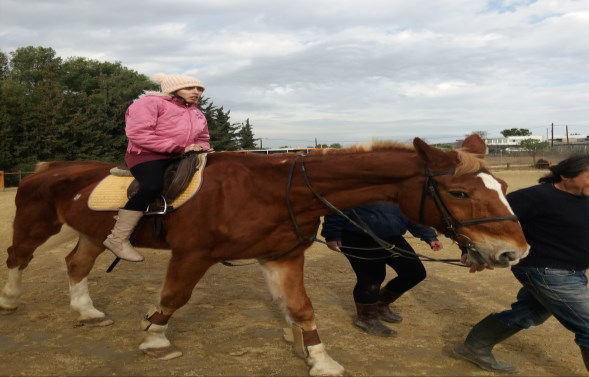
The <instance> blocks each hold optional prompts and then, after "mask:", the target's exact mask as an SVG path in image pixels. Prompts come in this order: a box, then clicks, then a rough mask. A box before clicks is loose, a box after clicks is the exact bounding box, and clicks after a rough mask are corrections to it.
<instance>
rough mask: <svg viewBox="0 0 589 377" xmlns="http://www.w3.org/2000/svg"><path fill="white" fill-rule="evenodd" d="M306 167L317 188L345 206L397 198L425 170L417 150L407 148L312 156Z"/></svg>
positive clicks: (333, 200)
mask: <svg viewBox="0 0 589 377" xmlns="http://www.w3.org/2000/svg"><path fill="white" fill-rule="evenodd" d="M305 166H306V171H307V174H308V177H309V180H310V182H311V184H312V185H313V187H315V189H316V190H317V191H318V192H320V193H321V194H322V195H324V196H325V197H326V198H327V199H328V200H329V201H331V202H332V203H333V204H334V205H335V206H337V207H341V208H349V207H354V206H357V205H360V204H363V203H367V202H371V201H378V200H388V201H397V198H398V193H399V191H400V190H401V188H402V187H403V186H404V185H406V183H407V181H408V180H409V179H410V178H414V177H417V176H420V175H422V173H423V164H422V162H421V161H420V159H419V158H418V156H417V155H416V153H415V152H410V151H407V150H401V151H394V150H393V151H383V152H365V153H351V154H325V155H323V156H310V158H308V161H305Z"/></svg>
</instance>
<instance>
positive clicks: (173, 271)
mask: <svg viewBox="0 0 589 377" xmlns="http://www.w3.org/2000/svg"><path fill="white" fill-rule="evenodd" d="M195 254H196V255H195ZM214 263H215V262H214V261H213V260H211V259H209V258H206V257H203V256H202V255H199V254H197V253H189V252H186V253H180V252H174V251H173V254H172V258H171V259H170V263H169V264H168V272H167V274H166V279H165V282H164V286H163V288H162V291H161V296H160V306H159V308H158V309H153V310H151V311H149V312H148V313H147V314H146V316H145V318H144V319H143V320H142V321H141V329H142V330H143V331H145V332H146V335H145V339H144V340H143V343H141V345H139V349H140V350H141V351H143V352H144V353H145V354H147V355H149V356H152V357H154V358H157V359H160V360H169V359H173V358H176V357H180V356H182V351H180V350H179V349H177V348H176V347H175V346H174V345H173V344H172V343H171V342H170V341H169V340H168V338H167V337H166V329H167V328H168V321H169V320H170V318H171V317H172V314H174V312H175V311H176V310H178V309H180V308H181V307H182V306H184V305H185V304H186V303H187V302H188V300H189V299H190V296H191V295H192V290H193V289H194V286H195V285H196V283H198V281H199V280H200V279H201V278H202V276H203V275H204V274H205V272H206V271H207V270H208V269H209V267H211V266H212V265H213V264H214Z"/></svg>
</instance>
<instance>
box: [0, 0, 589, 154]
mask: <svg viewBox="0 0 589 377" xmlns="http://www.w3.org/2000/svg"><path fill="white" fill-rule="evenodd" d="M0 9H1V12H0V23H1V25H2V27H1V28H0V40H1V41H2V44H1V45H2V50H3V51H5V52H8V51H11V50H14V49H15V48H18V47H21V46H27V45H43V46H49V47H53V48H54V49H55V50H56V51H57V53H58V54H59V55H60V56H62V57H70V56H85V57H89V58H93V59H99V60H110V61H120V62H122V63H123V64H124V65H126V66H129V67H131V68H133V69H136V70H138V71H140V72H142V73H145V74H148V75H149V74H153V73H155V72H178V73H187V74H192V75H195V76H198V77H199V78H201V79H202V80H204V81H205V82H206V84H207V92H206V93H207V95H208V96H210V97H211V98H212V99H213V101H214V102H215V103H216V104H219V105H223V106H225V108H230V109H231V114H232V119H233V120H234V121H244V120H245V119H246V118H249V119H250V121H251V123H252V124H253V127H254V132H255V133H256V135H257V136H258V137H264V138H266V139H267V140H268V142H269V143H270V144H280V145H285V144H292V145H297V143H304V142H301V141H294V140H310V141H314V138H315V137H320V138H322V139H324V140H330V141H332V142H337V141H338V139H341V140H342V141H345V140H358V141H363V140H370V139H371V138H373V137H380V138H396V139H399V140H407V139H410V138H411V137H412V136H422V137H426V138H427V137H430V138H431V139H436V138H437V140H442V139H444V138H446V139H448V140H451V139H453V138H456V137H460V136H461V135H463V134H465V133H467V132H469V131H472V130H475V129H476V130H486V131H488V132H489V134H491V135H493V134H495V135H496V134H498V133H499V131H500V130H502V129H504V128H511V127H524V128H530V129H532V131H534V132H540V133H543V132H544V129H545V126H546V125H548V124H550V123H551V122H555V123H562V124H565V123H567V124H573V125H577V127H578V130H579V131H581V132H583V133H584V132H586V131H587V130H589V119H588V118H589V110H587V109H586V106H585V104H586V103H587V101H588V100H589V98H588V97H589V94H588V93H589V90H588V89H589V44H587V43H586V42H585V40H584V38H583V36H584V35H585V34H586V32H587V30H588V29H589V4H587V2H583V1H573V0H570V1H565V0H558V1H557V0H550V1H548V0H539V1H530V0H503V1H500V0H491V1H483V0H440V1H436V2H435V3H432V2H430V1H390V0H387V1H384V0H382V1H381V0H372V1H359V0H341V1H338V2H334V1H325V0H315V1H308V0H304V1H297V2H287V1H262V0H247V1H245V0H244V1H239V2H235V1H229V0H223V1H220V0H209V1H199V2H194V1H188V0H184V1H179V0H172V1H165V2H162V1H155V0H146V1H138V0H132V1H124V2H122V1H112V0H104V1H100V2H99V1H60V2H52V1H40V0H38V1H28V2H16V1H12V0H0ZM583 128H585V129H586V130H585V131H584V130H583ZM573 130H574V129H573ZM272 139H281V140H282V141H279V140H276V142H275V143H274V142H272V141H271V140H272ZM288 140H293V141H292V143H291V142H288ZM275 146H276V145H275Z"/></svg>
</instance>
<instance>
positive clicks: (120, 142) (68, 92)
mask: <svg viewBox="0 0 589 377" xmlns="http://www.w3.org/2000/svg"><path fill="white" fill-rule="evenodd" d="M154 89H157V85H156V84H154V83H153V82H151V81H150V80H149V79H148V78H147V77H146V76H145V75H142V74H140V73H138V72H136V71H133V70H131V69H129V68H126V67H124V66H122V65H121V63H119V62H115V63H112V62H100V61H96V60H90V59H86V58H80V57H73V58H70V59H67V60H65V61H63V60H62V59H61V58H60V57H58V56H56V53H55V51H54V50H53V49H52V48H48V47H33V46H28V47H21V48H18V49H16V50H15V51H13V52H11V53H10V54H6V53H4V52H1V51H0V170H13V169H23V170H31V169H32V167H33V166H34V164H35V163H36V162H37V161H39V160H103V161H109V162H116V161H120V160H121V159H122V158H123V156H124V153H125V148H126V145H127V138H126V136H125V111H126V109H127V107H128V106H129V104H130V103H131V101H133V100H134V99H136V98H137V97H138V96H139V95H140V94H141V93H142V92H143V91H144V90H154ZM201 109H202V110H203V112H204V113H205V116H206V118H207V121H208V122H209V128H210V130H211V135H212V145H213V146H214V147H215V148H216V149H218V150H234V149H237V148H238V146H239V140H238V137H237V135H236V133H237V128H238V127H237V126H236V125H234V124H232V123H231V122H230V117H229V113H230V112H229V111H225V110H223V107H221V108H219V107H217V106H215V105H214V104H213V103H212V102H211V101H210V99H204V100H203V101H202V103H201ZM247 125H249V121H247V122H246V126H247ZM249 131H250V132H251V136H252V138H253V131H251V125H249Z"/></svg>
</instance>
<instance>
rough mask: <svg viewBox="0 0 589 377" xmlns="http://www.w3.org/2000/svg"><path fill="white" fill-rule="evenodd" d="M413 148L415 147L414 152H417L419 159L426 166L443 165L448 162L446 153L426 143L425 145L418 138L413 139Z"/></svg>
mask: <svg viewBox="0 0 589 377" xmlns="http://www.w3.org/2000/svg"><path fill="white" fill-rule="evenodd" d="M413 146H414V147H415V150H416V151H417V154H418V155H419V157H421V159H422V160H423V161H424V162H425V163H427V164H428V165H432V166H434V165H443V164H444V163H447V162H448V160H449V156H448V153H447V152H444V151H443V150H441V149H438V148H435V147H432V146H431V145H429V144H428V143H426V142H425V141H423V140H421V139H420V138H418V137H416V138H415V139H413Z"/></svg>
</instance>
